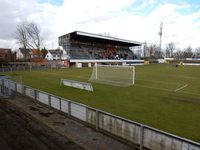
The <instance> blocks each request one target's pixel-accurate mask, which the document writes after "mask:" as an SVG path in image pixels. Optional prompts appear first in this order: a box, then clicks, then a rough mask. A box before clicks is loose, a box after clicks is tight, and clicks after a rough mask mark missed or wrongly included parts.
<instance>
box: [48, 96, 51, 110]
mask: <svg viewBox="0 0 200 150" xmlns="http://www.w3.org/2000/svg"><path fill="white" fill-rule="evenodd" d="M48 100H49V105H48V106H49V108H51V95H48Z"/></svg>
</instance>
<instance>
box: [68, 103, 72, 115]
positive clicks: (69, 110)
mask: <svg viewBox="0 0 200 150" xmlns="http://www.w3.org/2000/svg"><path fill="white" fill-rule="evenodd" d="M68 116H69V117H70V116H71V101H68Z"/></svg>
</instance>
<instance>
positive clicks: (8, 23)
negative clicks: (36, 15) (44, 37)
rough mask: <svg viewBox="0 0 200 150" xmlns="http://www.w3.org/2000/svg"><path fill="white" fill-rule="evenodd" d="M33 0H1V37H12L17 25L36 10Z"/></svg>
mask: <svg viewBox="0 0 200 150" xmlns="http://www.w3.org/2000/svg"><path fill="white" fill-rule="evenodd" d="M34 9H35V7H34V1H32V0H29V1H27V0H20V1H16V0H1V1H0V10H1V13H0V39H3V40H5V39H12V38H13V34H14V32H15V29H16V25H17V24H18V23H19V22H20V21H25V20H27V18H28V16H29V15H30V14H32V13H33V12H34V11H35V10H34Z"/></svg>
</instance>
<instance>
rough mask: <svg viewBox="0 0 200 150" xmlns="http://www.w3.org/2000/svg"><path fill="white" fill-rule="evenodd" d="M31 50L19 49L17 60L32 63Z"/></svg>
mask: <svg viewBox="0 0 200 150" xmlns="http://www.w3.org/2000/svg"><path fill="white" fill-rule="evenodd" d="M31 52H32V51H31V49H26V48H19V49H18V50H17V60H19V61H30V59H31Z"/></svg>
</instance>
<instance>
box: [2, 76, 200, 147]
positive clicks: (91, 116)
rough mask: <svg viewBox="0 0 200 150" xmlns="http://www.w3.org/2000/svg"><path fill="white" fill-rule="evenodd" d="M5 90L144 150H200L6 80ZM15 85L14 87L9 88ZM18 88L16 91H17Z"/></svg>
mask: <svg viewBox="0 0 200 150" xmlns="http://www.w3.org/2000/svg"><path fill="white" fill-rule="evenodd" d="M2 81H3V82H2V83H1V86H4V87H5V88H9V87H10V88H11V89H12V90H13V91H15V92H18V93H21V94H24V95H26V96H28V97H30V98H33V99H35V100H36V101H39V102H41V103H43V104H45V105H47V106H49V107H51V108H54V109H56V110H59V111H61V112H63V113H66V114H67V115H68V116H70V117H72V118H76V119H78V120H80V121H82V122H85V123H87V124H89V125H90V126H91V127H93V128H95V129H96V130H97V131H99V132H104V133H107V134H110V135H113V136H117V137H119V138H121V139H122V140H123V141H126V142H128V143H130V144H132V145H135V146H137V147H138V148H139V149H140V150H142V149H143V148H148V149H156V150H159V149H160V150H161V149H162V150H163V149H164V150H200V143H198V142H194V141H192V140H188V139H185V138H182V137H179V136H176V135H173V134H170V133H167V132H164V131H161V130H158V129H155V128H152V127H149V126H146V125H143V124H140V123H137V122H134V121H131V120H128V119H125V118H122V117H119V116H116V115H113V114H110V113H107V112H104V111H102V110H98V109H95V108H92V107H89V106H87V105H83V104H80V103H77V102H73V101H71V100H68V99H65V98H62V97H59V96H56V95H53V94H50V93H47V92H43V91H40V90H37V89H34V88H32V87H29V86H25V85H22V84H19V83H16V82H14V81H11V80H8V79H3V80H2ZM9 85H11V86H9ZM14 87H15V88H14Z"/></svg>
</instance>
